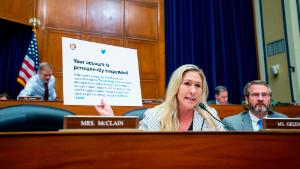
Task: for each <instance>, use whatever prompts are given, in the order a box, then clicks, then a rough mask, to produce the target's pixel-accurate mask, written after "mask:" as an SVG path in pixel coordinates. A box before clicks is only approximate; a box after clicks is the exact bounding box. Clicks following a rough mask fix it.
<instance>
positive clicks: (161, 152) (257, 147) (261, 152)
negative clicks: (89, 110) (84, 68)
mask: <svg viewBox="0 0 300 169" xmlns="http://www.w3.org/2000/svg"><path fill="white" fill-rule="evenodd" d="M299 143H300V133H299V132H269V131H265V132H244V133H241V132H173V133H170V132H169V133H166V132H128V131H126V132H122V131H115V132H111V131H108V132H107V131H106V132H105V131H104V132H95V131H94V132H46V133H45V132H44V133H0V150H1V153H0V166H1V168H10V169H19V168H22V169H48V168H49V169H53V168H62V169H74V168H85V169H94V168H105V169H120V168H122V169H135V168H136V169H140V168H171V169H174V168H179V169H181V168H184V169H186V168H205V169H210V168H211V169H216V168H218V169H223V168H226V169H228V168H230V169H235V168H238V169H241V168H243V169H248V168H249V169H250V168H251V169H252V168H263V169H269V168H270V169H271V168H272V169H273V168H299V166H300V160H299V154H300V144H299Z"/></svg>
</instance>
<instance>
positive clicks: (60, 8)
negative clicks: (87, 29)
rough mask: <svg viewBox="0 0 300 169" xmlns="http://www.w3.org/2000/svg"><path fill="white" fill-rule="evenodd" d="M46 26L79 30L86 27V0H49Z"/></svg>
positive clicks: (47, 2)
mask: <svg viewBox="0 0 300 169" xmlns="http://www.w3.org/2000/svg"><path fill="white" fill-rule="evenodd" d="M45 6H46V7H45V8H46V11H45V27H51V28H59V29H67V30H78V31H82V30H83V29H84V27H83V26H84V19H85V14H86V7H85V0H76V1H74V0H63V1H62V0H47V1H46V4H45Z"/></svg>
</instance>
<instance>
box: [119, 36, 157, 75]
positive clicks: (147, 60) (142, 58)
mask: <svg viewBox="0 0 300 169" xmlns="http://www.w3.org/2000/svg"><path fill="white" fill-rule="evenodd" d="M124 47H128V48H133V49H137V51H138V61H139V69H140V74H141V77H142V78H143V79H155V80H158V74H159V71H160V69H161V67H160V65H158V63H159V59H160V58H159V56H158V43H156V42H148V41H141V40H130V39H124Z"/></svg>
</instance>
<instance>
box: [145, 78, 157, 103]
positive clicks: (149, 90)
mask: <svg viewBox="0 0 300 169" xmlns="http://www.w3.org/2000/svg"><path fill="white" fill-rule="evenodd" d="M158 84H159V83H158V81H157V80H141V91H142V98H143V99H156V98H158V96H159V90H158V89H159V86H158Z"/></svg>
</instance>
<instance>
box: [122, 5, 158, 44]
mask: <svg viewBox="0 0 300 169" xmlns="http://www.w3.org/2000/svg"><path fill="white" fill-rule="evenodd" d="M157 6H158V5H157V4H154V5H153V4H151V5H149V4H143V3H134V2H129V1H126V2H125V36H127V37H137V38H146V39H152V40H157V39H158V7H157Z"/></svg>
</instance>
